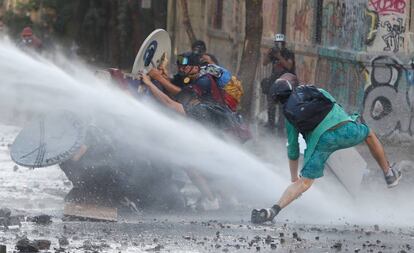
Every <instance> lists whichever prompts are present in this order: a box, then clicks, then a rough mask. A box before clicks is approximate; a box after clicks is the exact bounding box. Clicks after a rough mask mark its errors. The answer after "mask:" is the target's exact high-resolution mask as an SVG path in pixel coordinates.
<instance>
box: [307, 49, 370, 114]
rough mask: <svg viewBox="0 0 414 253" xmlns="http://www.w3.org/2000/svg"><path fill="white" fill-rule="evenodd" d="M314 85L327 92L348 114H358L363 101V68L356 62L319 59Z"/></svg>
mask: <svg viewBox="0 0 414 253" xmlns="http://www.w3.org/2000/svg"><path fill="white" fill-rule="evenodd" d="M317 66H318V67H317V68H318V70H317V71H316V76H315V78H316V83H317V84H318V85H319V86H321V87H323V88H324V89H326V90H327V91H329V92H330V93H331V94H332V95H333V96H334V97H335V98H336V100H337V102H338V103H340V104H341V105H343V106H344V108H345V109H346V110H347V111H348V112H350V113H354V112H360V111H361V107H362V102H363V99H364V83H365V78H364V68H363V66H362V65H360V64H359V63H356V62H350V61H339V60H338V59H335V58H325V57H320V58H319V59H318V62H317Z"/></svg>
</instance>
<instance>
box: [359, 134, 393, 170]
mask: <svg viewBox="0 0 414 253" xmlns="http://www.w3.org/2000/svg"><path fill="white" fill-rule="evenodd" d="M365 143H366V144H367V145H368V148H369V151H370V152H371V154H372V156H373V157H374V158H375V160H376V161H377V163H378V165H379V166H380V167H381V169H382V170H383V171H384V174H387V172H388V170H389V168H390V164H389V163H388V159H387V157H386V155H385V151H384V147H383V146H382V144H381V142H380V141H379V139H378V137H377V136H376V135H375V133H374V132H373V131H372V130H370V132H369V134H368V137H367V138H366V139H365Z"/></svg>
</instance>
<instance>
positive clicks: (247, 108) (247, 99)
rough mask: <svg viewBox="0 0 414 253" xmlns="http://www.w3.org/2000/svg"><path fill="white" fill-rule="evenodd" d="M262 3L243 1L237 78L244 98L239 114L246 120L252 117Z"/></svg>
mask: <svg viewBox="0 0 414 253" xmlns="http://www.w3.org/2000/svg"><path fill="white" fill-rule="evenodd" d="M262 2H263V0H245V6H246V27H245V38H244V46H243V53H242V58H241V62H240V68H239V71H238V76H239V78H240V79H241V81H242V82H243V88H244V96H243V98H242V101H241V112H242V113H243V115H244V116H245V117H246V118H250V117H251V116H252V115H251V113H252V99H253V87H254V85H255V77H256V68H257V65H258V64H259V59H260V45H261V41H262V32H263V9H262Z"/></svg>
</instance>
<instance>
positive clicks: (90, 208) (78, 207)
mask: <svg viewBox="0 0 414 253" xmlns="http://www.w3.org/2000/svg"><path fill="white" fill-rule="evenodd" d="M63 214H64V215H65V216H70V217H76V218H83V219H92V220H100V221H117V220H118V210H117V209H116V208H113V207H105V206H98V205H93V204H85V203H73V202H66V203H65V208H64V210H63Z"/></svg>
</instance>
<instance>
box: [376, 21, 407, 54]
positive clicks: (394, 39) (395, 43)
mask: <svg viewBox="0 0 414 253" xmlns="http://www.w3.org/2000/svg"><path fill="white" fill-rule="evenodd" d="M381 27H386V29H387V33H386V34H384V35H383V36H382V39H383V40H384V42H385V44H386V47H384V51H391V48H394V49H393V52H394V53H396V52H398V51H399V50H400V46H403V45H404V37H403V34H404V33H405V26H404V25H403V19H402V18H398V19H397V24H393V25H391V23H390V21H385V22H383V23H382V24H381Z"/></svg>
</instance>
